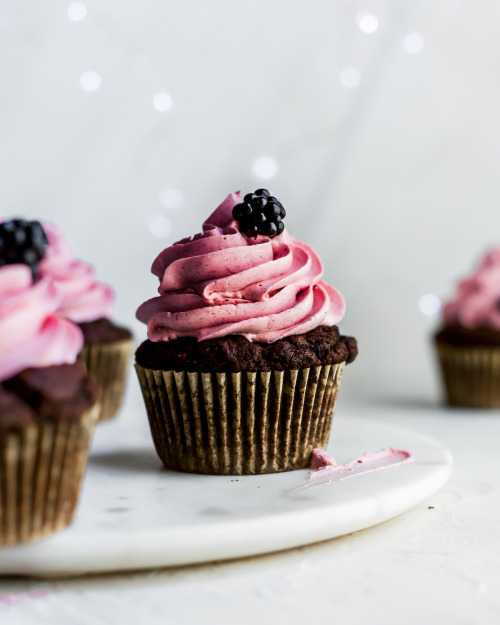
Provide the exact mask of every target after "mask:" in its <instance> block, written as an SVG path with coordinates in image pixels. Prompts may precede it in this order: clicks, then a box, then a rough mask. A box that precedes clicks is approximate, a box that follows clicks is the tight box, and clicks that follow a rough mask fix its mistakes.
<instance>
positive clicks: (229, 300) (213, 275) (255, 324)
mask: <svg viewBox="0 0 500 625" xmlns="http://www.w3.org/2000/svg"><path fill="white" fill-rule="evenodd" d="M241 202H242V199H241V196H240V193H239V192H238V193H232V194H231V195H229V196H228V197H227V198H226V199H225V200H224V202H223V203H222V204H221V205H220V206H219V207H218V208H217V210H216V211H215V212H214V213H213V214H212V215H211V216H210V217H209V218H208V219H207V221H206V222H205V223H204V224H203V232H202V233H201V234H197V235H195V236H194V237H192V238H191V237H190V238H187V239H183V240H182V241H179V242H178V243H175V244H174V245H172V246H171V247H168V248H166V249H165V250H163V252H161V253H160V255H159V256H158V257H157V258H156V260H155V261H154V263H153V267H152V272H153V273H154V274H155V275H156V276H158V278H159V279H160V286H159V288H158V292H159V293H160V296H159V297H155V298H153V299H151V300H148V301H147V302H145V303H144V304H142V306H140V307H139V309H138V311H137V317H138V319H140V320H141V321H143V322H144V323H147V324H148V337H149V339H150V340H152V341H169V340H171V339H175V338H178V337H182V336H191V337H195V338H196V339H198V340H199V341H202V340H206V339H212V338H216V337H221V336H226V335H229V334H240V335H242V336H245V337H246V338H247V339H249V340H250V341H259V342H265V343H271V342H274V341H276V340H278V339H281V338H283V337H285V336H290V335H293V334H301V333H303V332H308V331H309V330H312V329H314V328H316V327H318V326H320V325H328V326H332V325H334V324H336V323H337V322H338V321H340V320H341V319H342V317H343V316H344V311H345V304H344V299H343V297H342V295H341V294H340V293H339V292H338V291H336V290H335V289H334V288H333V287H331V286H329V285H327V284H325V283H324V282H322V280H321V276H322V274H323V267H322V265H321V262H320V260H319V258H318V256H317V255H316V253H315V252H314V251H313V250H312V249H311V248H310V247H308V246H307V245H305V244H304V243H300V242H299V241H296V240H295V239H294V238H293V237H291V236H290V235H289V234H288V233H287V232H286V230H285V231H284V232H283V233H282V234H281V235H279V236H276V237H274V238H273V239H269V238H268V237H265V236H258V237H257V238H248V237H246V236H245V235H243V234H242V233H241V232H239V230H238V228H237V226H238V224H237V222H236V221H235V220H234V219H233V216H232V211H233V208H234V206H236V204H240V203H241Z"/></svg>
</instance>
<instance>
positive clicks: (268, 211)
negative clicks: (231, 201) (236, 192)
mask: <svg viewBox="0 0 500 625" xmlns="http://www.w3.org/2000/svg"><path fill="white" fill-rule="evenodd" d="M285 216H286V211H285V209H284V208H283V206H282V204H281V202H280V201H279V200H277V199H276V198H275V197H274V196H272V195H271V194H270V193H269V191H268V190H267V189H257V190H256V191H254V192H253V193H247V194H246V195H245V197H244V198H243V203H242V204H237V205H236V206H235V207H234V208H233V217H234V219H236V221H237V222H238V223H239V228H240V232H242V233H243V234H245V235H246V236H247V237H256V236H257V235H258V234H263V235H265V236H267V237H269V238H270V239H272V238H273V237H275V236H276V235H278V234H281V233H282V232H283V230H284V229H285V224H284V223H283V219H284V218H285Z"/></svg>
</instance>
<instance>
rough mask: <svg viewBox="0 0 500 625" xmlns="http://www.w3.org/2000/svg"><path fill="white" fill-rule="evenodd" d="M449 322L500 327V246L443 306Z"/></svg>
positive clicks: (445, 319)
mask: <svg viewBox="0 0 500 625" xmlns="http://www.w3.org/2000/svg"><path fill="white" fill-rule="evenodd" d="M443 320H444V322H445V324H454V323H457V324H459V325H462V326H464V327H466V328H475V327H478V326H487V327H490V328H493V329H495V330H500V247H497V248H494V249H492V250H490V251H489V252H488V253H487V254H486V256H485V257H484V258H483V260H482V261H481V263H480V265H479V267H478V268H477V270H476V271H475V272H474V273H473V274H472V276H470V277H469V278H466V279H465V280H462V281H461V282H460V283H459V284H458V287H457V290H456V293H455V297H454V298H453V299H452V300H451V301H450V302H448V303H447V304H445V306H444V308H443Z"/></svg>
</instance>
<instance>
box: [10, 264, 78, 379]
mask: <svg viewBox="0 0 500 625" xmlns="http://www.w3.org/2000/svg"><path fill="white" fill-rule="evenodd" d="M60 301H61V300H60V296H59V293H58V291H57V288H56V287H55V286H54V284H52V283H51V282H50V280H48V279H46V278H45V279H43V278H42V279H40V280H38V281H37V282H36V283H33V279H32V277H31V270H30V269H29V267H27V266H26V265H7V266H3V267H0V382H1V381H3V380H7V379H9V378H10V377H12V376H13V375H16V374H17V373H19V372H20V371H22V370H23V369H26V368H27V367H47V366H50V365H62V364H67V363H73V362H75V360H76V357H77V355H78V354H79V352H80V350H81V349H82V346H83V334H82V332H81V330H80V328H78V327H77V326H76V325H75V324H74V323H72V322H71V321H68V320H67V319H64V318H63V317H61V316H59V314H55V313H56V311H57V310H58V308H59V304H60Z"/></svg>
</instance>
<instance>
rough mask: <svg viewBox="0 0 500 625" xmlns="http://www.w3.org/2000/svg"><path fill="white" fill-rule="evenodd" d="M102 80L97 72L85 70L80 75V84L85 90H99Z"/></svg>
mask: <svg viewBox="0 0 500 625" xmlns="http://www.w3.org/2000/svg"><path fill="white" fill-rule="evenodd" d="M101 82H102V81H101V77H100V76H99V74H97V73H96V72H84V73H83V74H82V75H81V76H80V86H81V88H82V89H83V90H84V91H97V90H98V89H99V87H100V86H101Z"/></svg>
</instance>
